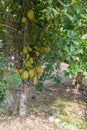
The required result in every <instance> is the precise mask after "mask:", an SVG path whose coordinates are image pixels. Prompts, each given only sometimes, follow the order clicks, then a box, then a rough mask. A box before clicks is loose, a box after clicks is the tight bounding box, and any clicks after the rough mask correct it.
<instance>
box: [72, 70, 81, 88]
mask: <svg viewBox="0 0 87 130" xmlns="http://www.w3.org/2000/svg"><path fill="white" fill-rule="evenodd" d="M82 80H83V74H82V72H79V73H78V74H77V75H76V76H75V77H74V80H73V85H74V87H75V89H76V90H79V89H80V88H81V86H82Z"/></svg>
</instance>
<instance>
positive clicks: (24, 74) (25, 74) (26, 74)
mask: <svg viewBox="0 0 87 130" xmlns="http://www.w3.org/2000/svg"><path fill="white" fill-rule="evenodd" d="M21 78H22V79H23V80H25V79H28V72H27V71H24V72H23V73H22V74H21Z"/></svg>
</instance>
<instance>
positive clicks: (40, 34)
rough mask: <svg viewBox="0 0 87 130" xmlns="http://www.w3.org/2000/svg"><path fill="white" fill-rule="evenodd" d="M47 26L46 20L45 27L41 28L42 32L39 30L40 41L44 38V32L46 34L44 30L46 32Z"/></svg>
mask: <svg viewBox="0 0 87 130" xmlns="http://www.w3.org/2000/svg"><path fill="white" fill-rule="evenodd" d="M46 26H47V22H44V24H43V27H42V28H41V30H40V32H39V34H38V36H37V41H39V42H41V41H42V39H43V34H44V32H45V28H46Z"/></svg>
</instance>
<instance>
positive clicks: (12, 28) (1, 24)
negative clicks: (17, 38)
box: [0, 23, 23, 35]
mask: <svg viewBox="0 0 87 130" xmlns="http://www.w3.org/2000/svg"><path fill="white" fill-rule="evenodd" d="M0 26H4V27H7V28H9V29H11V30H14V31H18V30H17V29H16V28H14V27H11V26H9V25H6V24H3V23H0ZM18 33H20V34H22V35H23V33H22V32H21V31H18Z"/></svg>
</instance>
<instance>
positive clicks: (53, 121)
mask: <svg viewBox="0 0 87 130" xmlns="http://www.w3.org/2000/svg"><path fill="white" fill-rule="evenodd" d="M64 67H65V66H64ZM63 69H65V68H63ZM60 74H62V71H60ZM44 86H45V90H44V91H43V92H39V91H36V90H35V88H33V87H32V88H31V91H30V94H31V98H30V100H29V103H28V107H29V108H28V117H27V118H19V117H14V116H5V115H4V116H3V117H0V130H87V89H83V90H81V91H76V90H75V89H74V88H73V87H72V80H71V79H69V78H64V79H63V82H62V84H60V85H58V86H56V85H55V83H53V82H52V81H50V80H49V81H45V83H44Z"/></svg>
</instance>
